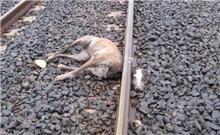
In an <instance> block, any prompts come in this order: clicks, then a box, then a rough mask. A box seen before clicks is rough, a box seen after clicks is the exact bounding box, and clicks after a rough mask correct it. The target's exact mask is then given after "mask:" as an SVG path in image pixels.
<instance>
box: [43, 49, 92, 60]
mask: <svg viewBox="0 0 220 135" xmlns="http://www.w3.org/2000/svg"><path fill="white" fill-rule="evenodd" d="M58 57H66V58H70V59H73V60H75V61H78V62H83V61H87V60H88V59H89V58H90V56H89V54H88V53H87V51H86V50H82V51H81V52H80V53H79V54H75V55H69V54H56V55H53V56H50V57H48V59H47V61H50V60H52V59H55V58H58Z"/></svg>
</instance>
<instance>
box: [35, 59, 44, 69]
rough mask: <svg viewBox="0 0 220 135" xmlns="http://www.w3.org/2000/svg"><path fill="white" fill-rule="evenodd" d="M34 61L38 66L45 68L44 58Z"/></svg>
mask: <svg viewBox="0 0 220 135" xmlns="http://www.w3.org/2000/svg"><path fill="white" fill-rule="evenodd" d="M34 63H35V64H36V65H37V66H38V67H40V68H46V66H47V63H46V61H45V60H35V61H34Z"/></svg>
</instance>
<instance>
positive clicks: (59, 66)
mask: <svg viewBox="0 0 220 135" xmlns="http://www.w3.org/2000/svg"><path fill="white" fill-rule="evenodd" d="M57 67H58V68H60V69H64V70H76V69H78V68H77V67H69V66H66V65H63V64H59V65H58V66H57Z"/></svg>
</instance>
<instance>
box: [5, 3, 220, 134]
mask: <svg viewBox="0 0 220 135" xmlns="http://www.w3.org/2000/svg"><path fill="white" fill-rule="evenodd" d="M32 4H33V3H32ZM42 4H43V5H42V6H44V7H45V9H43V10H41V11H36V13H35V12H34V13H30V12H27V13H26V14H25V16H28V15H32V16H33V15H35V16H36V18H37V19H36V20H35V21H34V22H32V23H30V24H28V25H27V26H26V28H24V29H22V30H21V31H20V35H18V36H16V38H15V39H14V40H13V41H11V40H10V39H5V37H4V36H3V37H2V38H3V39H2V40H3V41H4V42H3V43H4V44H5V45H6V48H7V49H5V51H4V52H3V54H2V55H1V89H2V90H1V92H2V95H1V110H2V111H1V113H2V115H1V127H2V129H1V132H2V133H5V134H42V133H44V134H52V133H55V134H117V135H124V134H129V135H130V134H131V135H133V134H138V135H142V134H143V135H144V134H198V133H201V134H219V133H220V125H219V122H220V112H219V111H220V108H219V107H220V98H219V96H220V95H219V91H220V84H219V83H220V78H219V77H220V70H219V69H220V67H219V66H220V62H219V59H220V56H219V51H220V45H219V43H220V40H219V32H220V27H219V20H218V17H219V7H220V3H219V2H218V1H211V2H209V1H183V2H179V1H134V0H129V1H128V3H124V4H122V3H120V2H119V1H96V2H94V1H84V2H81V1H44V2H42ZM17 7H19V6H17ZM21 9H23V8H22V6H21V7H20V9H18V10H17V9H16V8H14V9H13V10H11V12H12V11H13V12H15V11H16V12H18V11H19V10H21ZM27 9H28V8H26V11H27ZM26 11H23V13H25V12H26ZM23 13H22V14H23ZM16 15H17V14H14V13H13V16H8V15H4V16H5V17H9V19H7V20H10V18H13V17H15V16H16ZM19 16H21V15H19ZM5 22H6V24H7V21H5ZM14 22H15V21H13V23H14ZM1 24H2V23H1ZM11 24H12V23H11ZM11 24H10V25H11ZM15 25H16V24H15ZM2 26H3V25H1V28H2ZM7 28H8V26H7ZM4 30H6V27H5V29H4ZM89 34H91V35H95V36H99V37H105V38H109V39H111V40H113V41H115V42H117V44H118V47H119V48H120V50H121V51H122V52H123V55H124V66H123V72H122V76H121V77H114V78H110V79H107V80H100V79H99V78H97V77H95V76H93V75H92V74H90V73H87V72H85V73H83V74H82V75H79V76H77V77H76V78H75V79H69V80H66V81H64V82H58V83H51V82H52V80H53V78H54V76H56V75H57V74H59V73H60V71H59V70H58V69H56V67H55V65H56V64H57V63H61V64H67V65H79V63H76V62H73V61H70V60H66V59H60V60H54V61H53V63H56V64H53V63H49V65H48V67H47V68H46V69H45V70H41V69H39V68H37V67H36V66H34V65H33V64H32V63H33V61H34V60H35V59H41V58H42V59H43V58H44V55H45V54H47V53H49V52H54V51H56V50H57V49H59V48H60V47H62V46H63V45H66V44H67V43H69V42H71V41H72V40H74V39H75V38H77V37H80V36H82V35H89ZM73 38H74V39H73ZM70 51H71V52H72V53H75V52H78V51H79V49H76V50H70ZM139 68H141V69H143V70H144V71H145V72H147V73H148V76H147V78H148V81H147V82H145V88H144V89H143V90H137V89H135V88H134V86H133V85H132V81H133V80H132V79H133V78H132V74H133V72H134V71H135V70H136V69H139Z"/></svg>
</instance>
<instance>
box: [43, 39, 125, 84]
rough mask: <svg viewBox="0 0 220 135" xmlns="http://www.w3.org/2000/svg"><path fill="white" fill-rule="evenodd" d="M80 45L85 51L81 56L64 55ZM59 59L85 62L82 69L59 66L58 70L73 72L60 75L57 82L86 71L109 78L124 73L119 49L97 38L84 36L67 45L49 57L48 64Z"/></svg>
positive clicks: (107, 40) (109, 41)
mask: <svg viewBox="0 0 220 135" xmlns="http://www.w3.org/2000/svg"><path fill="white" fill-rule="evenodd" d="M77 45H80V46H81V47H82V48H83V49H82V50H81V52H80V53H79V54H74V55H70V54H63V53H65V52H66V51H67V50H68V49H70V48H72V47H75V46H77ZM58 57H66V58H70V59H73V60H75V61H78V62H85V63H84V64H83V65H81V66H80V67H69V66H66V65H62V64H60V65H58V68H61V69H65V70H71V71H69V72H67V73H64V74H62V75H58V76H57V77H56V78H55V81H58V80H64V79H67V78H71V77H74V76H75V75H76V74H78V73H79V72H82V71H84V70H89V71H91V72H92V73H93V74H94V75H96V76H98V77H101V78H107V77H109V76H111V75H114V74H116V73H118V72H121V71H122V65H123V60H122V55H121V52H120V51H119V49H118V47H117V46H116V45H115V44H114V43H113V42H112V41H111V40H109V39H106V38H98V37H95V36H83V37H80V38H79V39H77V40H75V41H74V42H73V43H72V44H70V45H67V46H66V47H64V48H63V49H61V50H59V51H57V52H56V53H52V54H48V55H47V62H48V61H51V60H52V59H55V58H58Z"/></svg>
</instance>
